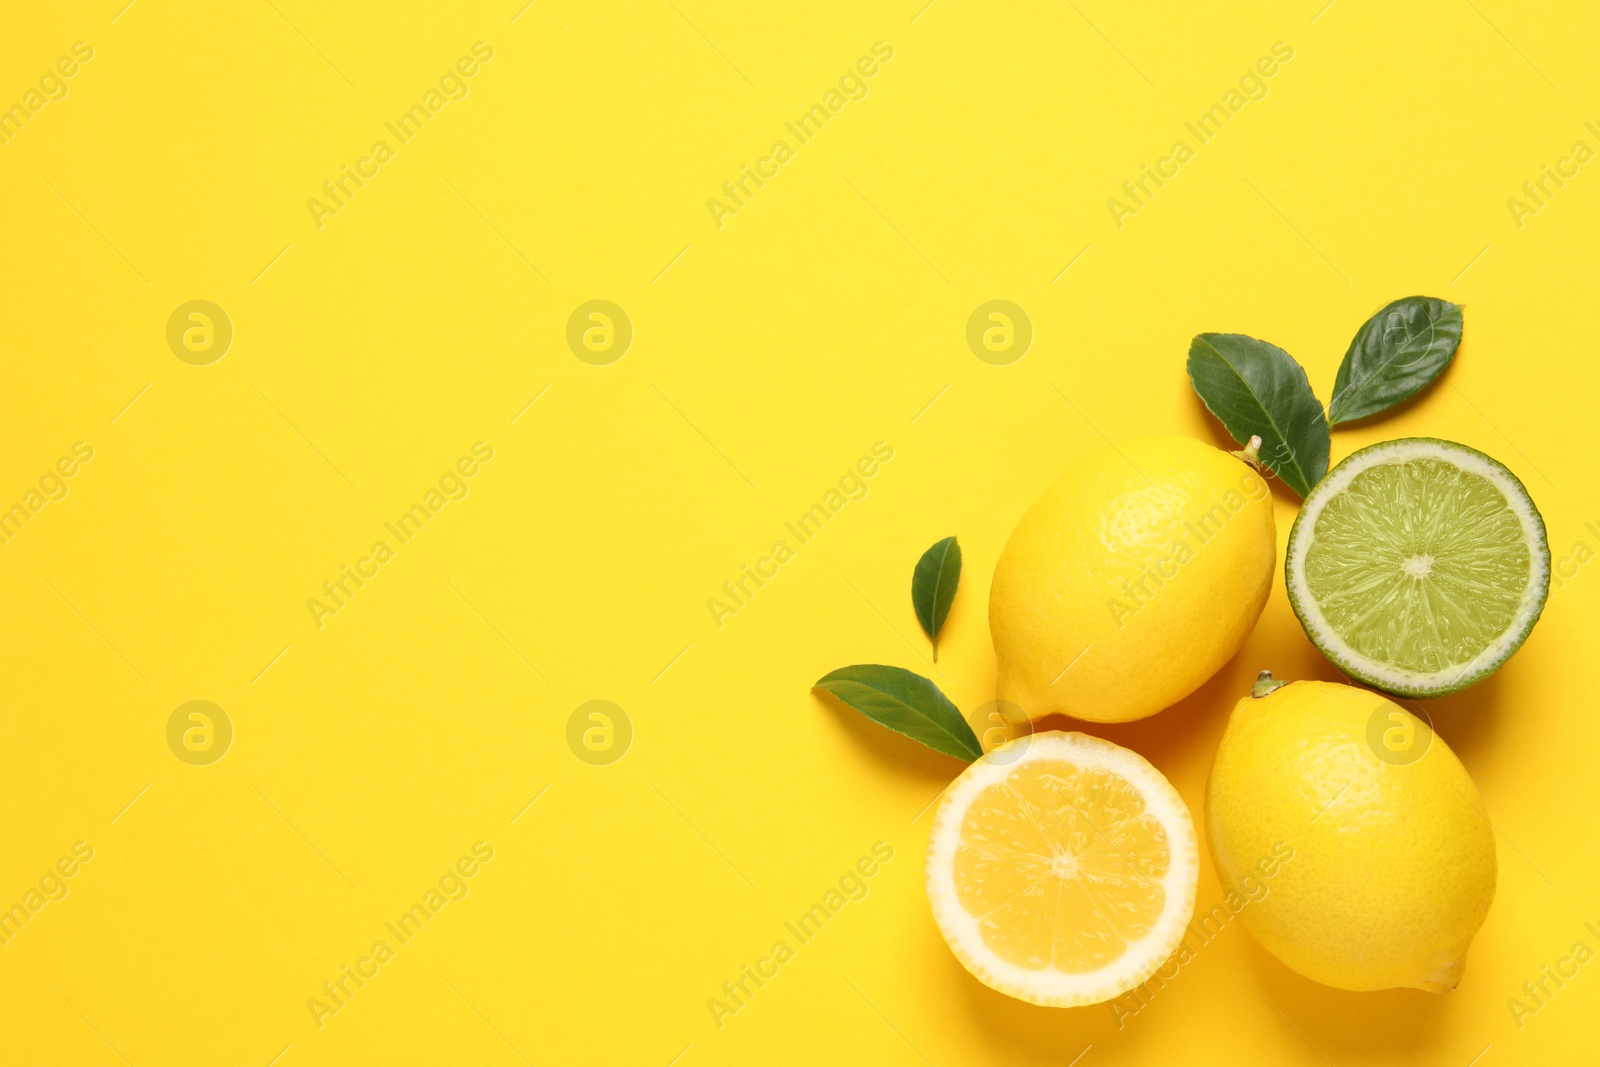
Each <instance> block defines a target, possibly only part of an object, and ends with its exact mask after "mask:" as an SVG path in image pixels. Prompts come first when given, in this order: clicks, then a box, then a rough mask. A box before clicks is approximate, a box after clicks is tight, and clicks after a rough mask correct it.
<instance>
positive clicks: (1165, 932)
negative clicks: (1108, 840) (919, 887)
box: [925, 731, 1199, 1007]
mask: <svg viewBox="0 0 1600 1067" xmlns="http://www.w3.org/2000/svg"><path fill="white" fill-rule="evenodd" d="M1019 745H1020V746H1025V752H1024V754H1023V755H1022V756H1021V757H1017V756H1016V755H1015V753H1014V752H1008V750H1010V749H1012V748H1014V747H1015V746H1019ZM997 757H998V758H997ZM1040 759H1049V760H1066V761H1067V762H1069V763H1072V764H1074V765H1076V766H1078V767H1080V768H1085V769H1088V768H1101V769H1104V770H1107V771H1110V772H1111V773H1113V774H1116V775H1118V776H1120V777H1122V778H1123V779H1125V780H1126V781H1128V782H1129V783H1130V784H1132V785H1133V786H1134V787H1135V788H1136V789H1138V791H1139V792H1140V793H1141V794H1142V795H1143V797H1144V802H1145V810H1146V811H1147V812H1148V813H1149V814H1150V815H1152V816H1154V817H1155V819H1156V820H1157V821H1158V822H1160V824H1161V826H1162V829H1163V830H1165V832H1166V836H1167V848H1168V850H1169V853H1170V855H1171V863H1170V865H1169V867H1168V868H1167V873H1166V875H1165V876H1163V877H1162V879H1161V884H1162V887H1163V889H1164V891H1165V895H1166V900H1165V902H1164V904H1163V907H1162V911H1161V916H1160V917H1159V918H1158V919H1157V920H1156V922H1155V925H1154V926H1153V928H1152V929H1151V931H1150V933H1149V935H1148V936H1146V937H1145V938H1144V939H1143V940H1141V941H1136V942H1133V943H1131V944H1130V945H1129V946H1128V950H1127V951H1126V952H1124V953H1123V954H1122V955H1121V956H1120V957H1118V958H1117V959H1116V960H1114V961H1113V962H1111V963H1110V964H1107V965H1106V966H1105V967H1102V968H1101V969H1099V970H1097V971H1089V972H1087V973H1083V974H1067V973H1065V972H1063V971H1057V970H1054V969H1052V968H1044V969H1042V970H1030V969H1029V968H1026V967H1019V966H1017V965H1016V964H1014V963H1011V962H1009V961H1007V960H1004V959H1001V958H1000V957H999V956H997V955H995V953H994V952H993V951H991V950H990V948H989V947H988V945H986V944H985V943H984V940H983V935H982V934H981V933H980V932H979V929H978V920H977V919H976V918H975V917H973V916H972V915H970V914H969V913H968V912H967V911H966V909H965V908H963V907H962V906H961V901H960V897H959V895H958V893H957V890H956V884H955V855H956V848H957V847H958V846H959V845H960V843H961V824H962V820H963V819H964V818H965V816H966V813H967V809H968V808H969V807H971V806H972V802H973V801H974V800H975V799H976V798H977V797H978V795H979V794H980V793H982V792H983V790H984V789H986V788H988V787H989V786H991V785H995V784H997V783H999V782H1003V781H1005V779H1006V776H1007V775H1009V774H1010V773H1011V772H1012V771H1013V770H1015V769H1017V768H1018V767H1021V766H1024V765H1026V764H1027V763H1030V762H1032V761H1034V760H1040ZM925 878H926V882H927V890H928V902H929V904H931V905H932V907H933V917H934V921H935V922H936V923H937V924H938V926H939V931H940V933H942V934H943V935H944V938H945V941H946V942H948V943H949V945H950V949H951V951H953V952H954V953H955V954H956V957H957V958H958V959H960V960H961V962H962V964H963V965H964V966H965V967H966V968H967V970H969V971H971V972H972V973H973V974H974V975H975V976H976V977H977V978H978V980H979V981H981V982H983V983H984V984H985V985H987V986H989V987H990V988H992V989H997V990H999V991H1000V992H1002V993H1005V994H1007V995H1008V996H1013V997H1017V998H1019V999H1022V1000H1026V1001H1030V1002H1032V1003H1034V1004H1042V1005H1046V1006H1049V1007H1073V1006H1078V1005H1083V1004H1098V1003H1101V1002H1103V1001H1107V1000H1111V999H1112V998H1114V997H1117V996H1119V995H1121V994H1122V993H1125V992H1127V991H1128V990H1130V989H1132V988H1133V987H1135V986H1137V985H1138V984H1139V983H1141V982H1143V981H1145V980H1146V979H1147V978H1149V977H1150V975H1152V974H1154V973H1155V971H1156V970H1157V969H1158V968H1160V966H1161V965H1162V964H1163V963H1165V962H1166V961H1167V959H1168V957H1170V956H1171V955H1172V953H1173V952H1174V951H1176V949H1177V947H1178V942H1179V941H1180V940H1182V938H1183V933H1184V930H1185V929H1186V928H1187V926H1188V923H1189V920H1190V919H1191V918H1192V917H1193V916H1194V901H1195V888H1196V885H1197V882H1198V879H1199V846H1198V844H1197V841H1196V838H1195V830H1194V820H1193V818H1192V817H1191V816H1190V814H1189V809H1188V807H1187V806H1186V805H1185V804H1184V803H1183V798H1182V797H1180V796H1178V793H1177V790H1175V789H1173V788H1172V785H1171V783H1169V782H1168V781H1167V780H1166V778H1165V777H1163V776H1162V774H1161V772H1160V771H1158V770H1156V769H1155V768H1154V767H1152V766H1151V765H1150V764H1149V763H1148V762H1146V760H1145V759H1144V757H1143V756H1140V755H1139V754H1138V753H1137V752H1134V751H1132V750H1131V749H1126V748H1122V747H1121V746H1120V745H1114V744H1112V743H1111V742H1109V741H1105V740H1102V739H1100V738H1098V737H1091V736H1089V735H1087V734H1079V733H1062V732H1059V731H1051V732H1047V733H1041V734H1034V735H1032V736H1025V737H1019V738H1017V739H1016V740H1014V741H1009V742H1007V743H1006V744H1004V745H1001V746H999V747H998V748H995V749H994V750H992V751H990V752H988V753H986V754H985V755H984V756H983V758H982V759H979V760H978V761H977V762H975V763H973V764H972V765H971V766H969V767H968V768H967V769H966V770H965V771H963V772H962V773H961V776H960V777H958V778H957V779H956V780H955V781H954V782H952V783H951V784H950V786H949V787H948V788H947V789H946V790H945V794H944V797H943V798H942V799H941V800H940V802H939V806H938V808H937V810H936V811H935V813H934V818H933V829H932V832H931V834H930V837H929V840H928V859H927V867H926V871H925Z"/></svg>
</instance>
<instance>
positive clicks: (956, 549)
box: [911, 537, 961, 663]
mask: <svg viewBox="0 0 1600 1067" xmlns="http://www.w3.org/2000/svg"><path fill="white" fill-rule="evenodd" d="M959 584H961V546H960V545H958V544H956V539H955V538H954V537H946V538H945V539H944V540H943V541H939V542H937V543H936V544H935V545H934V546H933V547H932V548H930V549H928V551H926V552H924V553H923V554H922V558H921V559H919V560H917V569H916V570H915V571H913V572H912V574H911V606H912V607H913V608H915V609H916V612H917V621H918V622H920V623H921V624H922V632H923V633H925V634H927V635H928V640H929V641H932V642H933V662H935V663H938V662H939V631H940V630H942V629H944V620H945V619H946V618H948V617H949V615H950V603H951V601H953V600H955V598H956V586H957V585H959Z"/></svg>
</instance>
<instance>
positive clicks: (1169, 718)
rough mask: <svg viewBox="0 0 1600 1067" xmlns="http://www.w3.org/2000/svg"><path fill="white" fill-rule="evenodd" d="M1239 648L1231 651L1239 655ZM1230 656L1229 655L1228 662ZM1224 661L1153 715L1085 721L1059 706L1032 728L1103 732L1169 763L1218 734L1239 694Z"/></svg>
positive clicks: (1149, 757)
mask: <svg viewBox="0 0 1600 1067" xmlns="http://www.w3.org/2000/svg"><path fill="white" fill-rule="evenodd" d="M1244 654H1245V653H1244V650H1241V651H1240V653H1239V654H1238V655H1235V656H1234V660H1237V659H1238V658H1239V657H1240V656H1242V655H1244ZM1231 663H1233V660H1230V661H1229V664H1231ZM1235 673H1236V672H1235V671H1233V670H1230V669H1229V666H1228V664H1224V665H1223V667H1222V668H1221V669H1220V670H1218V671H1217V672H1216V673H1215V674H1213V675H1212V676H1211V677H1210V678H1208V679H1206V681H1205V682H1204V683H1203V684H1202V685H1201V686H1200V688H1199V689H1196V690H1195V691H1194V692H1192V693H1190V694H1189V695H1188V696H1186V697H1184V698H1183V699H1182V700H1180V701H1178V702H1177V703H1176V704H1172V705H1170V706H1168V707H1167V708H1164V709H1163V710H1161V711H1159V712H1157V713H1156V714H1154V715H1150V716H1146V717H1145V718H1143V719H1136V720H1134V721H1133V722H1088V721H1086V720H1083V719H1074V718H1072V717H1070V716H1068V715H1063V714H1061V713H1059V712H1057V713H1053V714H1050V715H1046V716H1044V717H1043V718H1042V719H1040V720H1038V721H1037V722H1035V723H1034V724H1033V729H1034V732H1035V733H1039V732H1043V731H1045V730H1075V731H1077V732H1079V733H1085V734H1092V735H1093V736H1095V737H1103V738H1105V739H1106V740H1107V741H1111V742H1113V743H1115V744H1118V745H1121V746H1122V747H1123V748H1131V749H1133V750H1134V751H1135V752H1137V753H1139V755H1141V756H1143V757H1144V758H1145V759H1147V760H1149V761H1150V762H1151V763H1153V764H1155V765H1156V766H1157V767H1166V766H1170V765H1171V763H1172V762H1174V761H1175V760H1176V758H1177V750H1179V749H1184V748H1188V747H1191V746H1192V745H1194V744H1195V743H1196V740H1195V739H1196V738H1197V737H1199V738H1204V737H1219V736H1221V734H1222V728H1223V726H1224V725H1226V724H1227V721H1228V715H1229V713H1230V712H1231V711H1232V710H1233V705H1234V703H1235V702H1236V701H1237V700H1238V698H1239V696H1240V693H1239V682H1238V679H1237V678H1235V677H1234V675H1235Z"/></svg>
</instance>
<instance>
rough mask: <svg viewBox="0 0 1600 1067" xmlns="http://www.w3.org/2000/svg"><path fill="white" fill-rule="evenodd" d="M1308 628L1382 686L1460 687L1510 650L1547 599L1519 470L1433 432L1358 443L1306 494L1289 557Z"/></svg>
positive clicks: (1344, 666) (1363, 677)
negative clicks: (1437, 437)
mask: <svg viewBox="0 0 1600 1067" xmlns="http://www.w3.org/2000/svg"><path fill="white" fill-rule="evenodd" d="M1284 580H1285V583H1286V584H1287V586H1288V592H1289V603H1290V604H1291V605H1293V607H1294V611H1295V614H1296V615H1298V616H1299V617H1300V624H1301V625H1302V626H1304V627H1305V631H1306V635H1307V636H1308V637H1310V638H1311V641H1312V643H1313V644H1315V645H1316V646H1317V647H1318V648H1319V649H1321V650H1322V654H1323V655H1325V656H1327V657H1328V659H1330V660H1332V661H1333V663H1334V664H1335V665H1336V666H1337V667H1338V668H1339V669H1340V670H1342V671H1343V672H1344V673H1345V674H1347V675H1349V676H1350V677H1352V678H1355V679H1358V680H1360V681H1363V682H1366V683H1367V684H1368V685H1371V686H1375V687H1377V688H1379V689H1382V690H1384V691H1386V692H1389V693H1396V694H1399V695H1401V696H1409V697H1417V698H1421V697H1435V696H1442V695H1444V694H1445V693H1453V692H1455V691H1456V690H1458V689H1464V688H1466V687H1467V686H1469V685H1471V684H1472V683H1473V682H1476V681H1478V680H1479V679H1481V678H1484V677H1486V676H1487V675H1489V674H1492V673H1493V672H1494V671H1495V670H1496V669H1498V668H1499V666H1500V665H1501V664H1502V663H1504V662H1505V661H1506V660H1507V659H1509V658H1510V657H1511V654H1512V653H1513V652H1515V651H1516V650H1517V648H1518V647H1519V646H1520V645H1521V644H1522V642H1523V640H1524V639H1525V638H1527V636H1528V631H1530V630H1532V629H1533V624H1534V623H1535V622H1537V621H1538V619H1539V612H1540V611H1542V610H1543V609H1544V601H1545V596H1546V594H1547V593H1548V592H1549V589H1550V548H1549V546H1548V544H1547V543H1546V540H1545V530H1544V520H1543V518H1541V517H1540V515H1539V511H1538V509H1537V508H1535V507H1534V506H1533V500H1532V499H1531V498H1530V497H1529V496H1528V491H1527V490H1526V489H1525V488H1523V485H1522V483H1521V482H1519V481H1518V480H1517V477H1516V475H1514V474H1512V473H1511V472H1510V471H1508V470H1506V468H1505V467H1503V466H1501V465H1500V464H1499V463H1497V462H1495V461H1494V460H1493V459H1490V458H1489V457H1488V456H1486V455H1484V454H1483V453H1482V452H1479V451H1477V450H1475V449H1471V448H1468V447H1467V446H1466V445H1458V444H1455V443H1454V442H1451V441H1438V440H1435V439H1433V438H1430V437H1410V438H1405V439H1403V440H1399V441H1385V442H1384V443H1382V444H1378V445H1373V446H1371V447H1370V448H1363V449H1362V450H1361V451H1359V452H1356V453H1353V454H1352V455H1350V456H1349V457H1347V458H1346V459H1345V460H1344V461H1343V462H1342V463H1340V464H1339V465H1338V466H1337V467H1335V468H1334V469H1333V470H1332V471H1330V472H1329V474H1328V476H1327V477H1326V478H1324V479H1323V480H1322V481H1321V482H1319V483H1318V484H1317V486H1316V487H1315V488H1314V489H1312V491H1311V495H1310V496H1308V497H1306V501H1305V504H1304V506H1303V507H1301V509H1300V514H1299V516H1298V517H1297V518H1296V519H1295V521H1294V528H1293V529H1292V530H1291V531H1290V534H1289V550H1288V553H1287V556H1286V559H1285V560H1284Z"/></svg>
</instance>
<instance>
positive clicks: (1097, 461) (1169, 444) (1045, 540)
mask: <svg viewBox="0 0 1600 1067" xmlns="http://www.w3.org/2000/svg"><path fill="white" fill-rule="evenodd" d="M1271 496H1272V494H1271V491H1270V490H1268V488H1267V483H1266V482H1265V481H1263V480H1262V478H1261V475H1260V474H1258V473H1257V472H1256V470H1255V468H1253V467H1251V466H1250V465H1249V464H1248V463H1246V462H1244V461H1243V460H1241V459H1239V458H1238V457H1236V456H1233V455H1230V454H1229V453H1227V452H1223V451H1221V450H1220V449H1217V448H1213V447H1211V446H1210V445H1206V444H1202V443H1201V442H1199V441H1196V440H1194V439H1192V438H1188V437H1152V438H1145V439H1142V440H1137V441H1131V442H1129V443H1127V444H1124V445H1122V446H1121V447H1113V448H1108V449H1106V450H1104V451H1102V452H1098V453H1095V454H1093V455H1091V456H1089V457H1087V458H1086V459H1084V460H1082V461H1081V462H1079V463H1078V464H1077V465H1075V466H1074V467H1072V468H1071V469H1069V470H1068V471H1067V472H1066V473H1065V474H1063V475H1062V476H1061V478H1060V479H1059V480H1058V481H1056V483H1055V484H1054V485H1052V486H1051V487H1050V488H1049V489H1047V490H1045V493H1044V495H1043V496H1041V497H1040V498H1039V499H1038V501H1036V502H1035V503H1034V505H1033V507H1031V508H1029V509H1028V512H1027V514H1025V515H1023V516H1022V519H1021V521H1020V522H1018V523H1017V528H1016V529H1015V530H1013V531H1012V533H1011V540H1010V541H1008V542H1007V543H1006V547H1005V551H1003V552H1002V553H1001V554H1000V562H999V563H998V564H997V565H996V566H995V570H994V584H993V586H992V587H991V588H990V593H989V630H990V633H991V634H992V636H993V638H994V651H995V658H996V660H997V661H998V668H999V680H998V684H997V693H996V695H997V696H998V697H999V698H1000V699H1001V700H1006V701H1010V702H1012V703H1015V704H1017V705H1019V706H1021V707H1022V708H1023V709H1024V710H1025V711H1026V712H1027V713H1028V715H1029V717H1030V718H1032V719H1038V718H1041V717H1042V716H1044V715H1048V714H1050V713H1051V712H1064V713H1066V714H1068V715H1071V716H1073V717H1075V718H1079V719H1088V720H1090V721H1093V722H1127V721H1128V720H1130V719H1142V718H1144V717H1145V716H1146V715H1153V714H1155V713H1156V712H1158V711H1160V710H1161V709H1162V708H1165V707H1167V706H1169V705H1171V704H1174V703H1176V702H1177V701H1179V700H1181V699H1183V698H1184V697H1186V696H1188V695H1189V694H1190V693H1192V692H1194V690H1195V689H1196V688H1198V687H1199V686H1200V684H1201V683H1202V682H1204V681H1205V680H1206V679H1207V678H1210V677H1211V676H1212V675H1213V674H1215V673H1216V672H1217V669H1218V668H1220V667H1221V666H1222V665H1223V664H1224V663H1226V662H1227V661H1228V659H1229V658H1231V657H1232V656H1233V654H1234V653H1235V652H1237V651H1239V647H1240V646H1241V645H1242V644H1244V640H1245V638H1246V637H1247V636H1249V633H1250V630H1251V628H1252V627H1253V626H1255V623H1256V619H1257V618H1259V617H1260V615H1261V609H1262V608H1263V607H1264V606H1265V605H1266V602H1267V594H1268V593H1269V592H1270V591H1271V589H1272V572H1273V570H1274V560H1275V558H1276V555H1275V554H1276V546H1277V534H1276V529H1275V526H1274V523H1273V518H1272V499H1271Z"/></svg>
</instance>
